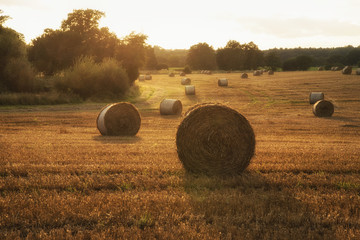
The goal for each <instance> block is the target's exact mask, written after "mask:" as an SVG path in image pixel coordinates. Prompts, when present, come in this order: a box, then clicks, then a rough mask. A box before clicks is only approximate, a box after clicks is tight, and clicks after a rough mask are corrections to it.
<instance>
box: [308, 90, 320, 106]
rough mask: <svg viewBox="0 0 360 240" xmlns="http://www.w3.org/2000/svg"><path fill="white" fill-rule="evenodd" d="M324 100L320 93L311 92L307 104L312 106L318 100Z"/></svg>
mask: <svg viewBox="0 0 360 240" xmlns="http://www.w3.org/2000/svg"><path fill="white" fill-rule="evenodd" d="M323 99H324V93H322V92H312V93H310V96H309V102H310V104H314V103H316V102H317V101H319V100H323Z"/></svg>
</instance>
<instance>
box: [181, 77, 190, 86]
mask: <svg viewBox="0 0 360 240" xmlns="http://www.w3.org/2000/svg"><path fill="white" fill-rule="evenodd" d="M189 84H191V79H190V78H182V79H181V85H189Z"/></svg>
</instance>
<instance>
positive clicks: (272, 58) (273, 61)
mask: <svg viewBox="0 0 360 240" xmlns="http://www.w3.org/2000/svg"><path fill="white" fill-rule="evenodd" d="M264 62H265V65H266V66H268V67H270V68H271V69H272V70H276V69H277V68H278V67H281V62H280V57H279V56H278V54H277V53H276V52H269V53H267V54H266V55H265V57H264Z"/></svg>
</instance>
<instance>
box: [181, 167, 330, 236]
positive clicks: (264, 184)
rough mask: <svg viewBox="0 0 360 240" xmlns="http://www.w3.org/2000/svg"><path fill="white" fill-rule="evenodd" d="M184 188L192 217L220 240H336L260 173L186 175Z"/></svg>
mask: <svg viewBox="0 0 360 240" xmlns="http://www.w3.org/2000/svg"><path fill="white" fill-rule="evenodd" d="M184 188H185V192H186V193H187V194H188V195H189V196H190V205H191V207H192V211H193V212H194V215H195V216H199V217H200V218H201V219H202V221H204V224H205V225H206V226H207V227H208V228H209V229H212V230H214V229H215V230H214V231H215V232H217V233H219V237H220V239H309V238H311V239H335V236H334V234H335V233H334V231H333V230H332V229H331V227H330V226H328V225H326V223H322V222H321V221H319V216H316V215H314V214H313V212H312V210H311V209H310V206H308V205H307V204H305V203H303V202H301V201H299V200H297V199H296V198H295V197H294V195H293V194H292V193H291V192H289V191H286V190H282V186H279V185H278V184H274V183H271V182H270V181H269V180H267V179H266V178H265V177H264V176H262V175H261V174H259V173H254V172H247V171H246V172H244V173H243V174H241V175H239V176H235V177H228V178H218V177H207V176H193V175H190V174H186V175H185V179H184Z"/></svg>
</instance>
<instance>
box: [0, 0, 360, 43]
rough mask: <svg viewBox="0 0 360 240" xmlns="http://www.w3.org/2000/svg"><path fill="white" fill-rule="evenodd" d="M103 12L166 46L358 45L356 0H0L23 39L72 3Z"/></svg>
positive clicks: (126, 30) (108, 22) (120, 30)
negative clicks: (232, 44) (241, 44)
mask: <svg viewBox="0 0 360 240" xmlns="http://www.w3.org/2000/svg"><path fill="white" fill-rule="evenodd" d="M87 8H90V9H96V10H100V11H103V12H105V17H104V18H103V19H102V20H101V21H100V26H107V27H109V29H110V31H111V32H114V33H116V35H117V36H118V37H119V38H122V37H124V36H126V35H128V34H130V33H131V32H132V31H134V32H136V33H143V34H145V35H147V36H148V40H147V43H148V44H150V45H157V46H160V47H163V48H166V49H189V48H190V47H191V46H192V45H194V44H197V43H200V42H206V43H208V44H209V45H211V46H213V47H214V48H215V49H217V48H219V47H224V46H225V45H226V43H227V41H229V40H236V41H238V42H240V43H248V42H250V41H253V42H254V43H255V44H257V45H258V46H259V48H260V49H262V50H265V49H269V48H275V47H277V48H280V47H283V48H294V47H316V48H318V47H342V46H347V45H353V46H354V47H357V46H359V45H360V14H359V9H360V1H359V0H341V1H339V0H301V1H298V0H296V1H292V0H252V1H242V0H217V1H213V0H207V1H204V0H199V1H197V0H181V1H171V0H126V1H124V0H0V9H2V10H3V11H4V13H3V14H4V15H8V16H10V17H11V19H10V20H8V21H7V22H6V23H5V26H7V27H10V28H13V29H15V30H16V31H17V32H20V33H22V34H24V36H25V40H26V42H28V43H29V42H31V39H34V38H36V37H38V36H40V35H41V34H42V33H43V31H44V29H45V28H52V29H59V28H60V25H61V21H62V20H64V19H66V18H67V15H68V13H71V12H72V11H73V10H74V9H87Z"/></svg>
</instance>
